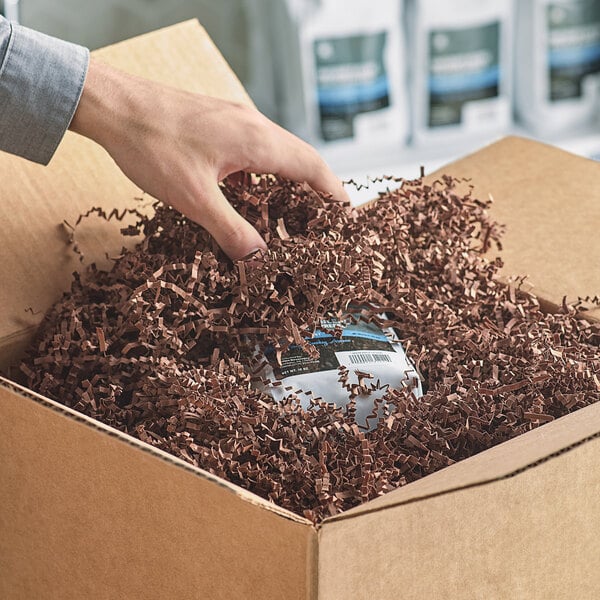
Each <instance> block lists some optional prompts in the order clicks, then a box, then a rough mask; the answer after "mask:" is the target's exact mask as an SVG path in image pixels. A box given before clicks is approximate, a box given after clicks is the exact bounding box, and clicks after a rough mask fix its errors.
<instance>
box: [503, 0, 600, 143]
mask: <svg viewBox="0 0 600 600" xmlns="http://www.w3.org/2000/svg"><path fill="white" fill-rule="evenodd" d="M518 5H519V6H518V11H517V20H516V31H517V57H519V59H518V60H516V61H515V70H516V82H515V83H516V94H515V97H516V108H517V114H518V116H519V119H520V120H521V121H522V122H523V123H524V124H525V125H526V126H528V127H529V128H531V129H532V130H533V131H534V132H535V133H537V134H538V135H553V134H559V133H570V132H571V131H572V130H573V129H577V128H579V129H583V128H584V127H585V126H586V125H589V124H591V123H592V122H593V121H594V120H596V119H597V118H598V115H599V114H600V0H522V1H520V2H519V3H518Z"/></svg>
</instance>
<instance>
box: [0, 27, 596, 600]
mask: <svg viewBox="0 0 600 600" xmlns="http://www.w3.org/2000/svg"><path fill="white" fill-rule="evenodd" d="M97 56H99V57H101V58H103V59H104V60H106V61H107V62H110V63H113V64H115V65H118V66H120V67H122V68H123V69H125V70H128V71H132V72H136V73H139V74H141V75H145V76H147V77H150V78H154V79H157V80H160V81H164V82H166V83H170V84H173V85H177V86H180V87H183V88H186V89H190V90H194V91H197V92H205V93H209V94H213V95H216V96H222V97H227V98H234V99H237V100H239V101H242V102H249V99H248V97H247V96H246V94H245V92H244V90H243V89H242V87H241V85H240V84H239V82H238V81H237V80H236V78H235V76H234V75H233V74H232V72H231V71H230V70H229V69H228V67H227V65H226V64H225V62H224V61H223V59H222V58H221V57H220V55H219V54H218V52H217V50H216V49H215V47H214V46H213V45H212V43H211V42H210V40H209V39H208V37H207V36H206V34H205V32H204V31H203V30H202V29H201V27H200V26H199V25H198V24H197V23H196V22H187V23H183V24H180V25H178V26H175V27H172V28H168V29H165V30H162V31H159V32H155V33H152V34H149V35H146V36H142V37H140V38H136V39H133V40H130V41H128V42H124V43H122V44H117V45H116V46H113V47H110V48H107V49H104V50H100V51H99V52H97ZM444 171H445V172H449V173H452V174H455V175H459V176H468V177H471V178H472V181H473V184H474V185H475V187H476V193H477V194H479V195H480V196H486V195H487V194H488V193H492V194H493V195H494V196H495V198H496V204H495V206H494V209H493V212H494V214H495V216H496V217H497V218H498V219H499V220H500V221H503V222H505V223H507V224H508V232H507V234H506V238H505V251H504V253H503V256H504V258H505V261H506V269H505V271H506V272H507V273H529V274H530V275H531V277H532V280H533V282H534V283H536V284H537V286H538V289H539V290H540V293H541V294H542V295H543V296H544V298H545V299H546V300H547V302H548V304H559V303H560V302H561V301H562V297H563V296H565V295H566V296H567V297H568V299H570V300H574V299H576V297H577V296H578V295H587V294H590V293H591V294H593V293H597V292H598V291H599V290H600V269H598V257H600V236H599V235H598V225H599V224H600V187H598V185H597V181H598V176H599V175H600V166H598V164H597V163H593V162H592V161H587V160H583V159H580V158H577V157H574V156H571V155H569V154H567V153H564V152H561V151H558V150H554V149H552V148H549V147H546V146H542V145H539V144H536V143H533V142H529V141H526V140H522V139H517V138H508V139H505V140H502V141H500V142H498V143H496V144H493V145H491V146H489V147H487V148H485V149H483V150H481V151H480V152H477V153H475V154H474V155H472V156H470V157H467V158H465V159H463V160H461V161H459V162H457V163H455V164H453V165H450V166H449V167H447V168H446V169H444ZM434 177H435V175H434ZM0 179H1V181H2V191H1V196H2V198H1V200H0V218H1V219H2V244H0V258H1V259H0V278H1V280H2V282H3V283H2V287H1V288H0V303H1V306H2V313H1V314H0V357H1V360H2V364H3V365H4V368H5V369H6V368H7V366H8V365H9V364H10V363H15V362H17V361H18V358H19V356H20V354H21V352H22V350H23V348H24V347H25V345H26V344H27V343H28V341H29V340H30V339H31V336H32V334H33V332H34V330H35V327H36V326H37V325H38V323H39V321H40V319H41V314H42V313H43V311H45V310H46V309H47V308H48V307H49V306H50V305H51V304H52V303H53V302H54V301H55V300H57V299H58V297H59V295H60V293H61V291H62V290H64V289H66V288H67V287H68V284H69V281H70V278H71V272H72V271H73V270H74V269H75V268H77V267H78V266H79V263H78V260H77V257H76V256H74V255H73V253H72V250H70V249H69V248H67V247H66V246H65V236H66V233H67V232H66V231H65V230H64V227H61V226H60V223H61V222H62V221H63V219H67V221H70V222H71V223H72V222H73V221H74V220H76V218H77V216H78V215H79V214H80V213H81V212H84V211H85V210H87V209H89V208H90V207H91V206H104V207H113V206H126V205H127V203H128V202H130V201H131V198H132V197H134V196H135V195H137V194H139V191H138V190H136V189H135V188H134V187H133V185H132V184H131V183H129V182H128V181H127V180H126V179H125V178H124V176H123V175H122V174H121V173H120V172H119V170H118V169H117V168H116V167H115V165H114V164H113V163H112V161H111V160H110V159H109V157H108V156H107V155H106V153H105V152H104V151H103V150H102V149H100V148H98V147H96V146H94V145H93V144H92V143H91V142H89V141H87V140H85V139H83V138H80V137H77V136H75V135H72V134H68V135H67V137H66V139H65V140H64V142H63V143H62V145H61V147H60V149H59V151H58V153H57V155H56V157H55V158H54V159H53V161H52V164H51V165H50V166H49V167H47V168H43V167H40V166H37V165H33V164H29V163H27V162H25V161H23V160H20V159H17V158H14V157H9V156H6V155H2V156H0ZM118 228H119V225H117V226H115V227H114V228H112V229H111V228H110V227H109V228H107V225H106V224H105V223H101V222H96V221H94V220H91V221H90V222H89V223H87V224H86V225H85V226H84V227H83V228H82V229H81V230H79V231H78V233H77V237H78V240H79V242H80V245H81V247H82V250H83V251H84V253H85V254H86V257H87V259H88V260H91V259H96V260H102V259H103V258H104V256H105V253H106V252H108V253H109V254H111V253H113V252H115V251H118V250H119V248H120V246H121V245H122V243H123V240H122V238H121V236H120V234H119V233H118ZM27 308H30V309H31V311H26V309H27ZM32 313H33V314H32ZM587 318H589V319H592V318H594V319H599V318H600V313H599V311H598V310H595V311H590V312H588V313H587ZM599 463H600V405H593V406H590V407H588V408H585V409H583V410H580V411H577V412H575V413H573V414H571V415H569V416H567V417H564V418H561V419H559V420H557V421H554V422H552V423H550V424H547V425H544V426H542V427H540V428H538V429H536V430H535V431H532V432H530V433H527V434H525V435H522V436H520V437H518V438H515V439H513V440H511V441H509V442H507V443H504V444H502V445H500V446H497V447H495V448H493V449H491V450H488V451H486V452H483V453H481V454H479V455H477V456H475V457H473V458H470V459H468V460H465V461H462V462H460V463H457V464H455V465H453V466H451V467H449V468H446V469H444V470H442V471H439V472H437V473H435V474H433V475H430V476H428V477H425V478H423V479H421V480H419V481H416V482H414V483H411V484H410V485H407V486H405V487H403V488H401V489H398V490H396V491H394V492H391V493H389V494H387V495H385V496H383V497H381V498H378V499H376V500H373V501H371V502H369V503H367V504H365V505H363V506H360V507H357V508H355V509H353V510H350V511H347V512H346V513H343V514H341V515H338V516H336V517H333V518H329V519H327V520H326V521H324V522H323V523H322V524H321V525H320V526H318V527H314V526H313V525H312V524H311V523H310V522H309V521H307V520H305V519H304V518H302V517H300V516H297V515H295V514H293V513H291V512H289V511H287V510H284V509H281V508H278V507H277V506H274V505H273V504H270V503H268V502H266V501H265V500H263V499H261V498H259V497H257V496H255V495H253V494H251V493H249V492H247V491H245V490H243V489H241V488H239V487H236V486H234V485H232V484H230V483H228V482H226V481H223V480H221V479H219V478H217V477H214V476H212V475H210V474H208V473H206V472H204V471H202V470H201V469H197V468H194V467H192V466H190V465H188V464H186V463H184V462H183V461H181V460H179V459H177V458H174V457H172V456H170V455H168V454H166V453H164V452H161V451H159V450H156V449H154V448H152V447H150V446H147V445H145V444H143V443H142V442H140V441H138V440H136V439H133V438H131V437H129V436H126V435H123V434H121V433H119V432H117V431H116V430H114V429H111V428H110V427H107V426H105V425H103V424H101V423H98V422H96V421H93V420H92V419H89V418H87V417H85V416H83V415H80V414H78V413H76V412H74V411H72V410H70V409H68V408H66V407H64V406H62V405H61V404H59V403H57V402H53V401H51V400H49V399H46V398H43V397H41V396H40V395H38V394H35V393H33V392H31V391H29V390H26V389H24V388H22V387H20V386H18V385H16V384H13V383H11V382H10V381H9V380H7V379H2V380H1V381H0V598H2V599H11V600H13V599H23V600H25V599H26V600H30V599H32V598H36V599H37V598H40V599H60V600H65V599H69V598H77V599H81V598H86V599H95V598H98V599H100V598H106V599H108V598H110V599H114V598H127V599H135V598H144V599H146V600H147V599H153V598H156V599H159V598H160V599H165V598H181V599H188V598H189V599H191V598H206V599H228V600H229V599H233V598H236V599H237V598H240V599H255V598H256V599H261V600H268V599H277V600H281V599H284V598H285V599H286V600H291V599H304V600H306V599H310V600H317V599H318V600H334V599H338V598H368V599H369V600H373V599H377V600H384V599H392V598H394V599H395V598H399V597H401V598H404V599H411V598H415V599H417V598H418V599H423V598H485V599H492V598H498V599H506V598H540V599H541V598H543V599H547V598H554V599H555V598H577V599H584V598H596V597H598V593H599V590H600V469H599V468H598V464H599Z"/></svg>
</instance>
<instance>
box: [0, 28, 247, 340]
mask: <svg viewBox="0 0 600 600" xmlns="http://www.w3.org/2000/svg"><path fill="white" fill-rule="evenodd" d="M93 55H94V56H95V57H97V58H100V59H102V60H103V61H105V62H107V63H110V64H112V65H114V66H116V67H119V68H121V69H123V70H124V71H129V72H131V73H134V74H137V75H141V76H144V77H147V78H149V79H154V80H156V81H160V82H163V83H166V84H169V85H173V86H176V87H180V88H183V89H186V90H189V91H192V92H198V93H205V94H210V95H212V96H218V97H222V98H228V99H231V100H235V101H239V102H244V103H248V104H249V103H251V101H250V99H249V97H248V95H247V94H246V92H245V91H244V89H243V87H242V85H241V83H240V82H239V80H238V79H237V78H236V76H235V75H234V73H233V72H232V71H231V69H230V68H229V66H228V65H227V63H226V62H225V60H224V59H223V57H222V56H221V54H220V53H219V51H218V50H217V49H216V47H215V46H214V44H213V43H212V41H211V40H210V38H209V37H208V35H207V33H206V32H205V31H204V29H203V28H202V27H201V26H200V24H199V23H198V22H197V21H187V22H184V23H181V24H179V25H175V26H173V27H168V28H166V29H162V30H160V31H156V32H153V33H149V34H147V35H143V36H140V37H137V38H134V39H131V40H128V41H125V42H121V43H119V44H116V45H114V46H110V47H108V48H104V49H102V50H98V51H96V52H94V53H93ZM0 180H1V181H2V201H1V202H0V221H1V222H2V247H1V248H0V279H1V280H2V286H0V306H2V312H1V313H0V346H1V345H2V344H3V343H10V344H11V347H12V348H13V349H14V348H21V347H23V345H24V344H25V343H27V339H28V337H29V336H30V335H31V333H32V331H33V330H34V328H35V327H36V326H37V325H38V324H39V322H40V321H41V318H42V316H43V314H44V312H45V311H46V310H47V309H48V308H50V306H51V305H52V304H53V303H54V302H55V301H56V300H58V298H59V297H60V294H61V293H62V292H63V291H64V290H66V289H68V287H69V285H70V281H71V274H72V272H73V271H74V270H76V269H78V268H80V267H81V263H80V261H79V258H78V256H77V255H76V254H75V253H74V252H73V250H72V249H71V248H69V247H68V246H67V244H66V240H67V239H68V234H69V231H68V228H66V227H64V226H61V223H62V222H63V220H67V221H68V222H69V223H70V224H74V223H75V221H76V220H77V218H78V216H79V215H80V214H82V213H85V212H86V211H88V210H89V209H90V208H91V207H94V206H98V207H102V208H104V209H105V210H106V211H107V212H110V211H111V210H112V209H113V208H115V207H116V208H118V209H119V210H121V209H123V208H125V207H134V206H135V207H138V206H139V205H140V203H139V202H136V201H135V200H134V197H135V196H139V195H140V190H138V189H137V188H136V187H135V186H134V185H133V184H132V183H131V182H130V181H129V180H128V179H127V178H126V177H125V176H124V175H123V174H122V173H121V171H120V170H119V168H118V167H117V166H116V165H115V163H114V162H113V160H112V159H111V158H110V157H109V156H108V154H107V153H106V152H105V151H104V150H103V149H102V148H101V147H99V146H97V145H96V144H94V143H93V142H91V141H89V140H87V139H85V138H83V137H81V136H78V135H76V134H74V133H71V132H68V133H67V135H66V136H65V139H64V140H63V142H62V143H61V145H60V147H59V149H58V151H57V152H56V154H55V156H54V158H53V159H52V161H51V163H50V165H49V166H47V167H43V166H41V165H36V164H33V163H29V162H28V161H26V160H23V159H21V158H17V157H14V156H10V155H8V154H5V153H0ZM120 227H123V224H122V223H119V222H116V221H114V222H112V223H110V224H106V223H104V222H103V221H101V220H99V219H97V218H94V217H93V218H91V219H88V220H87V222H86V223H84V224H82V226H81V228H78V231H77V233H76V237H77V242H78V244H79V246H80V247H81V250H82V252H83V253H84V254H85V258H86V263H87V262H93V261H96V262H98V263H99V264H104V265H105V264H107V261H106V253H108V254H109V255H111V256H114V255H115V254H118V252H119V251H120V250H121V248H122V246H123V245H124V243H125V242H124V238H123V237H122V236H121V234H120V232H119V229H120ZM125 239H126V240H127V239H128V240H129V244H130V245H132V244H133V242H134V240H132V239H131V238H125Z"/></svg>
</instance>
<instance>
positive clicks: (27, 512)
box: [0, 387, 316, 600]
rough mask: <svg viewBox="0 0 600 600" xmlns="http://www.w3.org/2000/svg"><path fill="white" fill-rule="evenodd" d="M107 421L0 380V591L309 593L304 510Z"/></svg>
mask: <svg viewBox="0 0 600 600" xmlns="http://www.w3.org/2000/svg"><path fill="white" fill-rule="evenodd" d="M106 431H107V428H101V429H97V428H95V427H93V426H90V425H89V424H86V422H78V421H75V420H74V419H73V418H69V417H68V416H66V414H65V412H64V411H58V410H52V409H51V408H48V407H47V406H44V405H43V404H40V403H38V402H36V401H35V400H34V399H31V398H28V397H25V396H23V395H19V394H18V393H16V392H15V391H14V390H11V389H9V388H8V387H0V457H2V459H1V460H2V462H1V467H0V481H1V482H2V485H0V507H1V509H0V532H1V534H0V557H1V560H0V598H3V599H5V598H6V599H9V598H10V600H31V599H33V598H40V599H42V598H44V599H47V598H52V599H54V598H56V599H61V600H68V599H70V598H73V599H77V600H80V599H81V598H86V599H91V598H94V599H96V598H97V599H100V598H102V599H104V598H106V599H107V600H108V599H111V600H112V599H114V598H127V600H134V599H137V598H139V599H140V600H141V599H144V600H148V599H153V598H155V599H156V600H159V599H160V600H164V599H165V598H181V599H186V600H187V599H190V600H191V599H195V598H197V599H199V600H200V599H208V598H210V599H219V600H221V599H222V600H231V599H232V598H261V599H268V598H272V599H273V600H281V599H282V598H286V599H298V600H300V599H302V600H304V599H305V598H307V597H309V594H310V593H311V585H312V582H313V581H314V580H315V579H314V573H313V571H314V562H315V560H316V559H315V553H314V550H315V548H314V546H315V540H316V533H315V531H314V529H313V528H312V527H310V526H309V525H308V522H307V521H305V520H303V519H302V518H299V517H293V516H291V515H289V516H286V513H287V511H282V510H269V509H268V508H267V507H266V506H267V503H266V502H265V501H263V500H261V499H258V498H256V497H255V500H254V501H252V498H250V496H251V495H250V494H248V493H247V492H243V490H241V489H240V490H239V491H240V492H242V494H239V493H236V492H235V491H234V490H233V488H234V486H232V485H231V484H226V485H222V484H218V483H214V481H210V480H208V479H206V478H204V477H201V476H198V474H196V473H194V472H191V470H190V469H189V468H187V469H186V468H182V467H180V466H176V465H175V463H174V462H173V461H165V460H161V459H159V458H157V457H156V453H155V452H154V453H149V452H146V451H144V450H141V449H140V448H143V447H144V446H145V445H143V444H139V443H138V442H136V443H134V444H132V443H127V442H126V441H124V440H123V439H120V438H119V437H117V436H116V435H110V434H107V433H106ZM214 479H215V478H213V480H214ZM238 489H239V488H238ZM257 501H258V502H257Z"/></svg>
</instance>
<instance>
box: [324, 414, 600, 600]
mask: <svg viewBox="0 0 600 600" xmlns="http://www.w3.org/2000/svg"><path fill="white" fill-rule="evenodd" d="M584 411H585V409H584V410H582V411H580V412H581V413H582V414H585V412H584ZM587 414H588V416H589V415H590V412H589V411H588V413H587ZM565 423H566V421H564V422H563V423H561V426H564V425H565ZM547 428H548V426H544V427H543V428H542V429H541V430H540V433H541V432H542V430H543V431H544V432H547V430H548V429H547ZM488 452H489V451H488ZM488 452H486V453H485V454H487V453H488ZM599 456H600V437H597V436H596V437H595V438H593V439H590V440H589V441H587V442H586V443H582V444H579V445H577V446H575V447H573V448H572V449H570V450H569V451H566V452H562V453H560V454H558V455H556V456H554V457H553V458H551V459H550V460H547V461H544V462H541V463H540V464H538V465H536V466H535V467H534V468H530V469H526V470H524V471H521V472H518V473H516V474H515V475H514V476H513V477H508V478H504V479H500V480H495V481H493V482H491V483H488V484H484V485H479V486H474V487H468V488H463V489H460V490H456V491H454V492H451V493H447V494H442V495H433V496H429V497H428V498H425V499H423V500H420V501H419V502H409V503H407V504H402V505H397V506H395V507H389V508H388V509H386V510H383V511H379V512H372V513H367V514H362V515H361V516H360V517H359V518H351V519H346V520H339V521H330V522H326V523H325V524H324V525H323V527H322V529H321V530H320V532H319V584H318V587H319V599H320V600H334V599H337V598H350V597H351V598H353V599H355V600H371V599H375V598H376V599H377V600H393V599H395V598H398V597H399V596H401V597H402V598H403V600H412V599H414V600H421V599H422V598H453V599H459V598H464V599H465V600H466V599H473V598H495V599H501V598H502V599H503V598H528V599H534V598H535V599H539V600H545V599H546V598H564V599H565V600H566V599H568V598H595V597H597V594H598V589H600V535H598V514H599V510H600V501H599V498H600V469H598V459H599ZM400 590H401V592H400Z"/></svg>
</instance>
